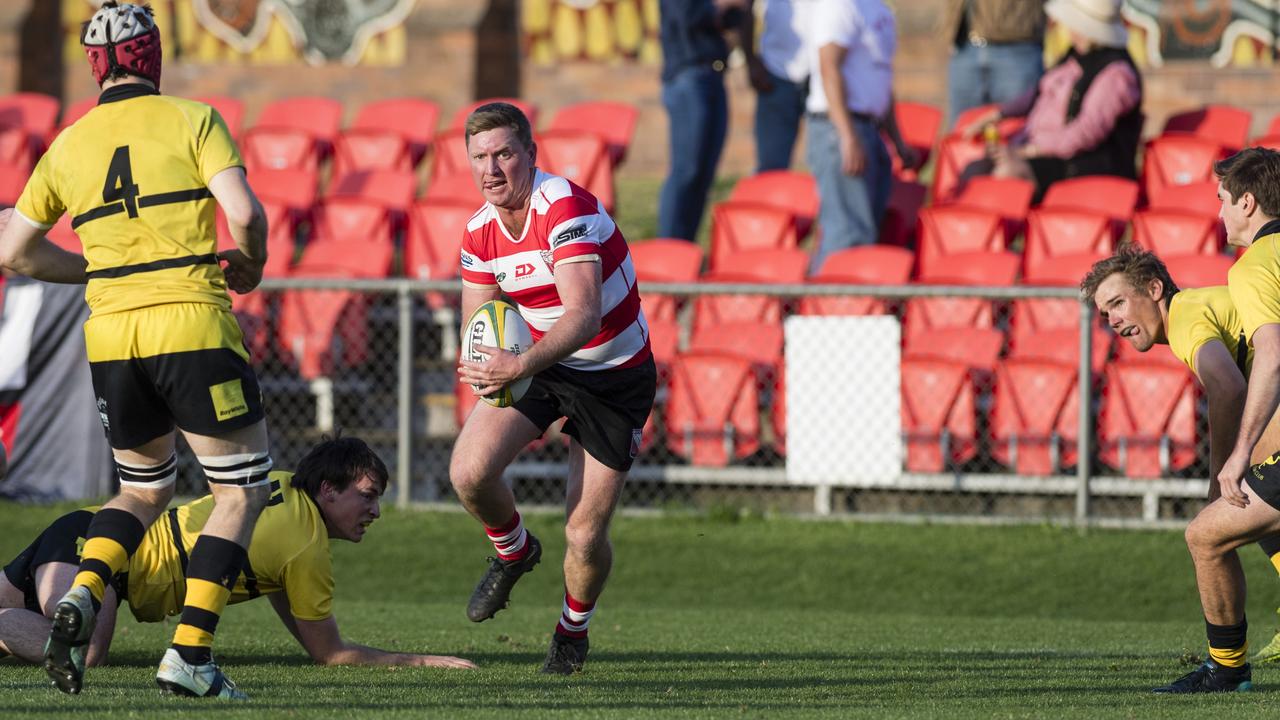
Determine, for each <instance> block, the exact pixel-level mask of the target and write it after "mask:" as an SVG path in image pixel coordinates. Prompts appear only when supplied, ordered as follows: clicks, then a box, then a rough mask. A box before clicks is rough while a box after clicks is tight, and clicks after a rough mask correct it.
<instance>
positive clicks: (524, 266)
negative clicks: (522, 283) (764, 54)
mask: <svg viewBox="0 0 1280 720" xmlns="http://www.w3.org/2000/svg"><path fill="white" fill-rule="evenodd" d="M535 269H536V268H534V267H533V265H530V264H529V263H520V264H519V265H517V266H516V279H517V280H519V279H520V278H523V277H529V276H530V275H532V274H533V272H534V270H535Z"/></svg>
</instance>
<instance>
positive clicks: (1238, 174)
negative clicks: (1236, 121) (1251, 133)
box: [1213, 147, 1280, 218]
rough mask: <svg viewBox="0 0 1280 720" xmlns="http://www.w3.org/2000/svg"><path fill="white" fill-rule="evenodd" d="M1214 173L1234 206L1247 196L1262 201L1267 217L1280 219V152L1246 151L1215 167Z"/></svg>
mask: <svg viewBox="0 0 1280 720" xmlns="http://www.w3.org/2000/svg"><path fill="white" fill-rule="evenodd" d="M1213 172H1214V174H1215V175H1217V176H1218V179H1219V180H1221V181H1222V188H1223V189H1224V190H1226V191H1227V192H1228V193H1229V194H1230V195H1231V202H1232V204H1235V203H1237V202H1239V201H1240V196H1241V195H1244V194H1245V193H1250V194H1251V195H1253V197H1254V199H1255V200H1257V201H1258V209H1260V210H1261V211H1262V214H1263V215H1266V216H1267V217H1271V218H1280V152H1276V151H1275V150H1272V149H1271V148H1263V147H1251V148H1245V149H1244V150H1241V151H1240V152H1238V153H1236V154H1235V155H1232V156H1231V157H1229V158H1227V159H1225V160H1219V161H1218V162H1216V163H1214V164H1213Z"/></svg>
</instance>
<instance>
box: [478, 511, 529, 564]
mask: <svg viewBox="0 0 1280 720" xmlns="http://www.w3.org/2000/svg"><path fill="white" fill-rule="evenodd" d="M484 531H485V534H487V535H488V536H489V540H490V541H491V542H492V543H493V549H494V550H497V551H498V557H500V558H502V559H503V560H506V561H508V562H510V561H511V560H522V559H524V556H525V553H527V552H528V547H529V543H528V539H529V533H528V532H526V531H525V529H524V523H523V522H522V521H521V520H520V513H519V512H516V514H515V515H512V516H511V519H510V520H508V521H507V524H506V525H503V526H502V527H499V528H491V527H486V528H485V529H484Z"/></svg>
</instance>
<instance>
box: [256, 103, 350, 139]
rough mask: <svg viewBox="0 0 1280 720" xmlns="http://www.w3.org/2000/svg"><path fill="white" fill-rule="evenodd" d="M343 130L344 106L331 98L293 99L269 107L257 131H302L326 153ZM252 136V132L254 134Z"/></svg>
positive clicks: (265, 108)
mask: <svg viewBox="0 0 1280 720" xmlns="http://www.w3.org/2000/svg"><path fill="white" fill-rule="evenodd" d="M341 127H342V103H341V102H339V101H337V100H334V99H333V98H328V97H293V98H286V99H284V100H275V101H272V102H270V103H267V105H266V107H264V108H262V113H261V114H260V115H258V121H257V122H256V123H254V126H253V128H254V129H259V128H277V129H283V128H288V129H290V130H301V131H303V132H305V133H307V134H308V135H310V136H311V137H313V138H315V139H316V140H317V141H319V142H320V143H321V145H322V147H321V150H322V151H325V150H326V148H327V147H328V146H332V144H333V142H334V140H336V139H337V138H338V130H339V129H340V128H341ZM251 132H252V130H251Z"/></svg>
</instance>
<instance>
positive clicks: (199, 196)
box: [71, 188, 213, 230]
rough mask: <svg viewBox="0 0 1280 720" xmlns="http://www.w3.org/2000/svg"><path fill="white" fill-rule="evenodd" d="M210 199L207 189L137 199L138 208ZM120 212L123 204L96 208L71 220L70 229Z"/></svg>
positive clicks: (144, 196) (116, 203)
mask: <svg viewBox="0 0 1280 720" xmlns="http://www.w3.org/2000/svg"><path fill="white" fill-rule="evenodd" d="M212 198H213V193H212V192H210V191H209V188H195V189H194V190H175V191H173V192H164V193H156V194H155V195H143V196H142V197H139V198H138V207H155V206H156V205H171V204H173V203H181V202H195V201H197V200H209V199H212ZM121 212H124V203H122V202H113V203H109V204H107V205H103V206H102V207H96V208H94V209H92V210H88V211H85V212H82V213H80V214H79V215H77V216H75V217H74V218H72V219H71V229H72V230H75V229H76V228H78V227H80V226H81V225H83V224H85V223H87V222H89V221H90V220H97V219H99V218H104V217H108V216H110V215H115V214H116V213H121Z"/></svg>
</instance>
